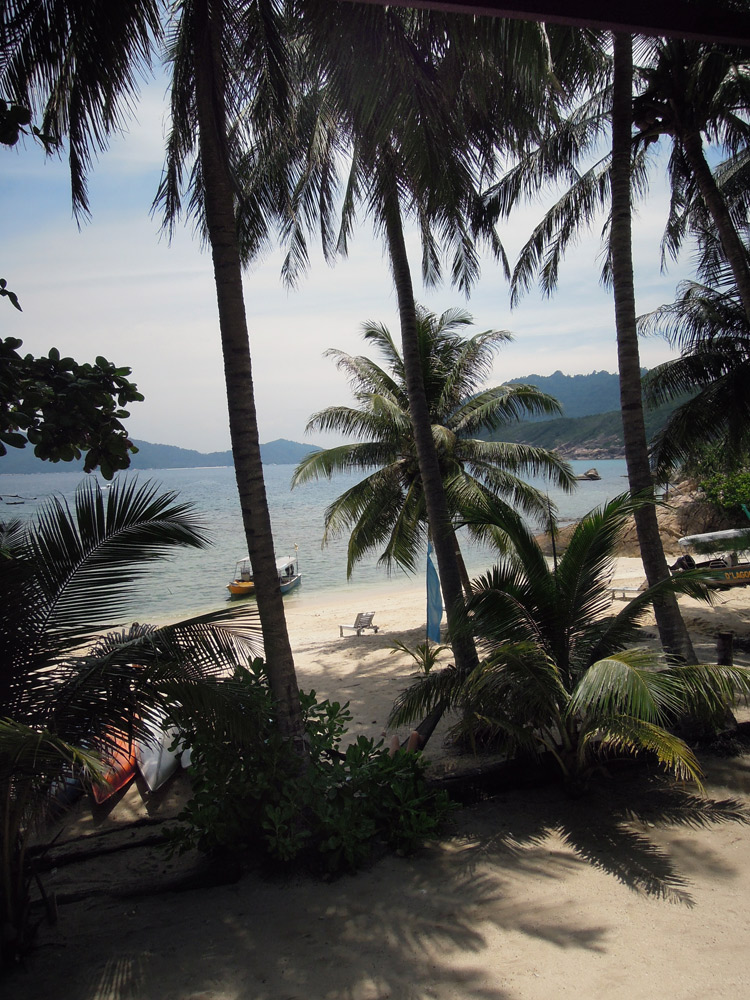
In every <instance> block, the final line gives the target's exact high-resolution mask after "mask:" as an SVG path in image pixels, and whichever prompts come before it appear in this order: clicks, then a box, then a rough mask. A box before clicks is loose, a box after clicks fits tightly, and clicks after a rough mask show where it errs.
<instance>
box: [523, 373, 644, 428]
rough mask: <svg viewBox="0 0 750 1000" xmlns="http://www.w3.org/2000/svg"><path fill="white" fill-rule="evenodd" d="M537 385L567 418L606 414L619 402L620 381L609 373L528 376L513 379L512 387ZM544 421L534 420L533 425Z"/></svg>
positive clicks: (616, 376)
mask: <svg viewBox="0 0 750 1000" xmlns="http://www.w3.org/2000/svg"><path fill="white" fill-rule="evenodd" d="M644 372H645V369H644ZM514 383H523V384H525V385H535V386H536V387H537V389H539V390H541V391H542V392H546V393H547V394H548V395H549V396H554V397H555V399H557V400H558V401H559V402H560V403H561V404H562V408H563V416H564V417H588V416H590V415H591V414H593V413H607V412H610V411H611V410H612V408H613V404H614V405H615V406H616V405H617V402H618V401H619V399H620V379H619V376H618V375H611V374H610V373H609V372H591V374H590V375H563V373H562V372H561V371H557V372H554V373H553V374H552V375H527V376H526V377H525V378H514V379H510V384H514ZM539 420H544V417H535V418H534V422H535V423H536V422H537V421H539Z"/></svg>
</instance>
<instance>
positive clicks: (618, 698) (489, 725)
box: [391, 494, 750, 791]
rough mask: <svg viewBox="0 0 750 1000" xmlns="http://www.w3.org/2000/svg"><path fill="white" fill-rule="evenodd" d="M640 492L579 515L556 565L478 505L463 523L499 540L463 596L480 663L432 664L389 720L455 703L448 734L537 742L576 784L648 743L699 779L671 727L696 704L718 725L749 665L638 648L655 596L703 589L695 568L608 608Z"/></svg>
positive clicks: (522, 747) (743, 684)
mask: <svg viewBox="0 0 750 1000" xmlns="http://www.w3.org/2000/svg"><path fill="white" fill-rule="evenodd" d="M651 502H652V501H651V500H650V499H649V498H647V497H641V498H635V499H631V498H630V496H629V495H627V494H625V495H623V496H620V497H616V498H615V499H614V500H611V501H609V502H608V503H607V504H605V505H604V506H603V507H602V508H600V509H597V510H594V511H592V512H590V513H589V514H587V515H586V516H585V517H584V518H582V519H581V521H579V523H578V524H577V525H576V529H575V531H574V533H573V535H572V537H571V539H570V542H569V544H568V547H567V549H566V550H565V552H564V553H563V555H562V556H561V557H559V559H558V560H557V561H556V562H555V564H554V565H553V566H550V564H549V561H548V560H547V559H546V557H545V555H544V553H543V552H542V550H541V548H540V546H539V544H538V542H537V541H536V539H535V538H534V536H533V533H532V532H531V531H530V530H529V528H528V527H527V526H526V525H525V524H524V522H523V520H522V519H521V518H520V517H516V518H513V517H512V516H508V512H507V511H505V510H499V511H498V510H497V509H496V505H495V503H494V501H493V500H491V499H490V500H486V499H485V500H483V501H481V502H480V503H478V504H477V505H476V506H475V509H474V511H473V513H472V514H471V515H470V520H473V521H474V522H475V523H494V524H496V526H498V527H501V528H502V530H503V531H505V532H506V534H507V536H508V538H509V540H510V546H509V549H508V551H507V552H506V554H505V555H504V556H503V558H502V559H501V561H500V562H499V563H498V565H496V566H495V567H494V568H493V569H492V570H491V571H490V572H489V573H487V574H485V575H484V576H482V577H480V578H479V579H477V580H475V581H474V596H473V598H472V600H471V601H470V602H469V603H468V611H469V616H468V617H467V620H466V627H467V628H471V630H472V632H473V633H474V634H475V636H476V637H477V640H478V646H479V649H480V652H481V654H482V662H481V664H480V665H479V666H478V667H477V668H476V669H475V670H474V671H473V672H472V673H471V674H469V675H466V674H460V673H459V672H458V671H457V670H456V668H455V667H453V666H449V667H446V668H442V669H438V668H435V667H433V669H432V670H430V672H429V673H428V674H426V675H423V676H421V677H420V678H419V680H418V681H416V683H415V684H413V685H412V686H411V687H410V688H409V689H407V690H406V691H405V692H404V693H403V694H402V695H401V697H400V698H399V699H398V701H397V703H396V706H395V709H394V713H393V715H392V719H391V721H392V722H393V723H394V724H397V725H398V724H402V723H404V722H408V721H410V720H411V719H412V718H418V717H419V716H420V715H421V714H422V713H423V712H424V711H425V710H427V709H429V708H430V706H432V705H434V704H436V703H443V704H446V705H448V706H449V707H450V708H453V709H457V710H458V711H459V713H460V717H459V718H460V721H459V722H458V724H457V727H456V732H457V734H460V735H462V736H464V737H466V736H468V737H472V736H474V737H476V736H477V735H478V734H480V733H481V734H482V735H483V736H484V737H485V738H491V739H492V740H493V743H494V744H495V745H499V746H500V747H502V749H503V750H504V751H506V752H508V753H510V754H515V753H518V752H519V751H532V752H534V753H541V752H547V753H549V754H551V755H552V757H553V758H554V759H555V760H556V762H557V764H558V766H559V768H560V770H561V772H562V774H563V776H564V778H565V780H566V782H567V784H568V785H569V787H570V788H571V789H572V790H574V791H575V790H579V789H580V788H581V786H582V785H585V783H586V781H587V779H588V778H589V776H590V774H591V772H592V770H593V769H594V768H595V767H596V766H597V765H600V764H601V763H602V761H603V760H606V757H607V754H608V753H611V752H612V751H615V752H617V753H618V754H619V753H622V752H625V753H626V754H638V753H641V752H643V751H646V752H648V753H650V754H654V755H655V756H656V758H657V759H658V760H659V761H660V763H661V764H662V765H663V766H664V767H666V768H667V769H668V770H671V771H673V772H674V773H675V774H677V775H678V776H681V777H686V778H694V779H697V778H699V775H700V768H699V766H698V762H697V760H696V759H695V756H694V755H693V753H692V751H691V750H690V749H689V748H688V747H687V746H686V744H685V743H684V742H683V741H682V740H681V739H678V738H677V737H675V736H674V735H673V734H672V733H671V732H670V731H669V730H670V729H672V728H674V726H675V724H676V723H677V722H678V721H679V719H680V717H681V716H682V715H683V714H691V713H693V712H695V713H696V714H699V713H702V714H705V715H707V716H709V717H710V718H712V719H713V720H714V721H718V722H720V721H721V719H722V713H723V708H724V706H726V704H728V703H730V704H731V702H732V699H733V698H734V697H735V696H736V695H737V694H739V695H740V696H742V697H744V698H747V696H748V695H749V694H750V670H748V669H746V668H744V669H743V668H723V667H714V666H687V665H684V664H678V665H676V664H670V663H665V662H663V660H660V659H659V657H657V656H655V654H654V653H653V652H652V651H649V650H644V649H643V648H638V647H637V646H636V645H635V644H636V643H638V641H639V638H640V623H641V620H642V618H643V615H644V613H645V612H646V611H647V609H648V608H649V607H650V606H651V605H652V604H653V602H654V600H655V599H656V598H657V597H658V596H659V595H661V594H663V593H664V592H666V591H671V592H675V591H680V592H687V593H690V594H692V595H693V596H694V597H700V596H704V597H705V589H704V588H703V585H702V584H701V583H700V579H699V574H696V573H693V574H692V576H690V575H683V576H682V577H677V578H673V579H669V580H663V581H661V582H659V583H658V584H656V586H654V587H650V588H648V589H647V590H644V591H643V592H642V593H640V594H639V595H638V596H637V597H636V598H635V599H634V600H632V601H630V602H629V603H628V604H627V605H626V606H625V607H624V608H622V610H620V611H619V612H617V613H616V614H614V613H613V612H612V610H611V597H610V594H609V590H608V586H609V581H610V576H611V568H612V560H613V554H614V551H615V546H616V544H617V540H618V537H619V536H620V534H621V532H622V530H623V528H624V526H625V524H626V523H627V521H628V520H629V518H630V517H632V515H633V514H634V513H635V511H636V510H637V509H638V508H639V507H642V506H644V505H645V504H650V503H651Z"/></svg>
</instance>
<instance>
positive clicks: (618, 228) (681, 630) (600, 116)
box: [487, 36, 695, 662]
mask: <svg viewBox="0 0 750 1000" xmlns="http://www.w3.org/2000/svg"><path fill="white" fill-rule="evenodd" d="M612 66H613V70H614V76H613V83H612V86H611V88H610V86H609V85H607V86H605V87H603V88H601V89H600V90H599V91H598V92H597V93H594V94H592V95H591V96H589V97H588V98H587V99H586V100H585V101H584V102H583V103H582V104H581V106H580V107H579V108H577V109H575V110H574V111H573V112H572V113H571V114H570V115H569V117H568V120H567V121H565V122H563V123H562V125H561V126H560V128H558V129H556V130H554V131H553V132H552V134H551V135H550V136H549V137H547V138H546V139H545V141H544V142H543V143H541V144H540V145H539V147H538V148H537V149H536V150H534V151H533V152H532V153H530V154H528V155H527V156H525V157H523V158H522V160H521V162H520V163H519V165H518V166H517V167H515V168H514V169H513V170H512V171H510V172H509V174H508V175H507V176H506V177H505V178H503V180H502V181H501V182H500V183H499V184H498V185H496V186H495V188H494V189H493V190H492V191H491V192H490V194H489V195H488V198H487V207H488V210H489V211H490V212H492V213H495V214H498V213H500V214H507V213H508V212H509V211H510V209H511V207H512V206H513V205H514V204H515V203H516V201H517V200H518V198H519V197H520V196H521V195H524V194H528V193H530V192H531V191H538V190H539V186H540V185H541V184H543V183H550V181H551V180H557V179H561V178H565V179H568V180H571V181H572V182H573V183H572V185H571V187H570V188H569V190H568V191H567V192H566V193H565V194H564V195H563V196H562V198H560V199H559V201H558V202H557V203H556V204H555V205H554V206H553V207H552V208H551V209H550V210H549V211H548V212H547V213H546V215H545V218H544V219H543V221H542V222H541V223H540V224H539V225H538V226H537V227H536V229H535V230H534V232H533V233H532V235H531V237H530V239H529V240H528V241H527V243H526V245H525V247H524V248H523V250H522V252H521V255H520V257H519V260H518V263H517V264H516V267H515V270H514V275H513V282H512V287H513V295H514V298H517V296H518V294H519V292H520V291H521V290H523V289H524V288H526V287H527V286H528V285H529V283H530V281H531V278H532V276H533V275H534V274H535V273H536V272H537V271H538V272H539V274H540V277H541V283H542V287H543V288H544V289H545V290H546V291H547V292H550V291H551V290H552V289H553V288H554V287H555V285H556V283H557V278H558V268H559V264H560V260H561V258H562V255H563V254H564V252H565V249H566V248H567V247H568V245H569V244H570V241H571V240H572V239H573V238H574V237H575V234H576V233H577V231H578V229H579V226H580V225H582V224H589V223H590V222H591V221H592V220H593V218H594V217H595V215H596V213H597V212H598V211H599V210H601V209H605V210H606V209H607V208H609V212H610V215H609V219H608V221H607V230H608V234H609V239H608V254H607V259H606V265H605V277H606V278H607V280H611V282H612V285H613V289H614V297H615V320H616V329H617V351H618V368H619V374H620V403H621V412H622V419H623V436H624V442H625V457H626V461H627V466H628V480H629V484H630V489H631V492H633V493H634V494H640V493H642V492H643V491H644V490H648V489H651V488H652V480H651V472H650V468H649V457H648V444H647V438H646V432H645V422H644V417H643V400H642V390H641V375H640V360H639V350H638V338H637V335H636V323H635V293H634V286H633V264H632V239H631V211H632V207H631V197H632V191H633V190H634V189H635V190H636V191H641V190H643V189H644V187H645V184H646V168H647V153H646V146H645V144H641V145H640V146H636V147H635V149H634V146H633V140H632V118H633V116H632V92H633V58H632V40H631V39H630V37H629V36H617V37H615V38H614V40H613V58H612ZM609 122H611V125H612V145H611V152H610V153H609V154H608V155H606V156H605V157H604V158H602V159H601V160H599V161H597V162H596V163H595V164H593V165H590V166H588V168H587V169H586V170H585V171H584V172H583V173H580V172H579V169H578V168H579V164H580V163H581V161H582V160H585V157H586V156H587V155H590V154H591V152H592V151H593V150H594V149H595V148H596V144H597V142H599V141H600V138H601V136H602V131H603V129H604V128H605V127H606V126H607V124H608V123H609ZM636 527H637V532H638V541H639V545H640V549H641V557H642V559H643V565H644V569H645V571H646V577H647V579H648V580H649V583H650V584H655V583H656V582H657V581H658V580H660V579H664V578H666V577H667V576H668V575H669V570H668V566H667V561H666V559H665V557H664V551H663V547H662V544H661V539H660V537H659V532H658V525H657V521H656V514H655V510H654V508H653V507H649V506H645V507H643V508H641V509H639V510H638V512H637V513H636ZM654 610H655V614H656V618H657V625H658V628H659V634H660V637H661V641H662V644H663V646H664V648H665V650H667V651H669V652H671V653H673V654H675V655H677V656H680V657H682V658H684V659H686V660H689V661H693V662H694V661H695V654H694V652H693V649H692V645H691V643H690V638H689V636H688V634H687V630H686V628H685V625H684V622H683V621H682V618H681V616H680V613H679V608H678V607H677V603H676V601H675V600H674V598H672V597H671V596H670V595H669V594H665V595H664V596H663V597H660V598H659V599H658V600H657V601H656V603H655V607H654Z"/></svg>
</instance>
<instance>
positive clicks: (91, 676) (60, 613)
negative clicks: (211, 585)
mask: <svg viewBox="0 0 750 1000" xmlns="http://www.w3.org/2000/svg"><path fill="white" fill-rule="evenodd" d="M174 499H175V498H174V494H171V493H167V494H161V495H160V494H158V493H157V491H156V490H155V489H154V487H152V486H150V485H149V484H144V485H139V484H138V483H137V482H135V481H132V480H131V482H130V483H127V484H125V483H123V482H122V481H118V482H117V483H115V484H114V485H113V486H112V487H111V488H110V489H109V490H108V491H107V493H106V498H105V495H104V494H103V492H102V490H101V489H100V488H99V486H98V485H97V484H96V483H92V482H90V481H89V482H87V483H85V484H84V486H83V487H81V488H79V490H78V492H77V494H76V498H75V505H74V510H73V511H71V509H70V508H69V507H68V505H67V504H66V503H65V502H63V501H60V500H52V501H49V502H48V503H47V504H46V505H45V506H44V507H43V508H42V509H41V510H40V511H39V513H38V514H37V516H36V517H35V518H34V519H33V520H31V521H29V522H28V523H25V524H24V523H22V522H20V521H12V522H7V523H0V964H2V963H4V962H5V961H6V960H8V961H17V960H18V958H19V956H20V955H21V954H23V951H24V950H25V949H26V948H28V946H29V942H30V939H31V935H32V933H33V928H32V927H31V925H30V923H29V898H28V888H29V881H30V877H31V873H30V870H29V868H28V865H27V864H26V844H27V841H28V837H29V834H30V831H31V830H32V829H33V828H34V824H35V823H36V822H37V821H38V820H39V819H40V817H41V816H43V815H44V813H45V810H46V808H47V806H48V802H49V793H50V789H51V788H52V787H53V785H54V783H55V782H56V781H59V780H60V779H61V778H62V777H63V776H64V775H67V774H69V773H70V769H71V768H72V769H73V771H74V772H75V773H76V774H78V775H81V776H82V777H83V778H84V779H87V778H90V777H91V776H92V775H96V774H97V773H98V772H99V771H100V770H101V764H100V758H101V755H102V754H106V753H107V751H108V750H111V749H112V745H113V737H114V735H115V733H117V732H119V733H129V734H132V736H133V738H136V737H137V736H139V735H143V736H146V737H148V732H149V730H148V727H147V724H146V723H145V721H144V720H145V719H147V718H148V715H149V712H150V711H151V710H153V711H154V712H156V713H159V714H162V715H163V714H165V713H168V712H169V710H170V707H171V706H173V705H174V703H175V702H176V701H180V702H181V703H183V704H185V705H186V706H188V707H189V709H190V710H191V711H192V712H194V713H199V712H201V713H203V714H205V715H208V716H213V715H220V714H221V713H222V711H226V710H227V706H226V704H225V703H224V699H223V691H222V689H221V688H220V687H218V686H217V685H212V683H211V679H212V677H213V676H214V675H216V674H220V673H225V672H227V671H229V670H231V669H233V668H234V667H235V666H236V664H237V663H242V662H246V661H247V659H248V658H250V657H252V656H255V655H256V654H257V652H258V650H259V648H260V647H261V642H260V634H259V628H258V625H257V612H255V611H254V610H252V609H250V608H247V607H245V608H232V609H230V610H229V611H221V612H214V613H213V614H209V615H203V616H201V617H198V618H194V619H191V620H189V621H184V622H177V623H175V624H173V625H168V626H164V627H163V628H160V629H155V628H152V627H150V626H138V625H132V626H130V627H129V628H127V629H125V630H123V631H120V632H113V633H110V634H109V635H107V636H105V637H104V638H99V639H97V640H96V641H94V637H95V636H97V635H99V636H100V635H101V633H102V632H103V631H105V630H106V629H111V628H115V627H116V626H119V625H121V624H122V622H123V620H130V618H131V616H132V615H133V613H134V611H135V610H136V606H135V603H134V599H135V598H136V597H137V591H135V590H134V587H133V584H134V583H135V582H136V581H137V579H138V578H139V576H140V575H141V574H142V573H143V571H144V569H145V568H146V567H148V566H149V564H150V563H151V562H152V561H153V560H154V559H156V558H159V557H162V556H164V555H165V554H166V553H167V552H169V551H170V550H172V549H173V548H174V546H182V547H185V546H193V547H202V546H203V545H204V544H205V538H204V536H203V533H202V531H201V529H200V526H199V525H198V524H197V523H196V518H195V515H194V514H193V512H192V510H191V509H190V508H189V507H188V506H187V505H184V504H177V503H175V502H174ZM135 664H137V666H135ZM136 705H137V706H138V709H139V713H138V715H135V714H134V706H136Z"/></svg>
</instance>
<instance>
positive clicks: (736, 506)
mask: <svg viewBox="0 0 750 1000" xmlns="http://www.w3.org/2000/svg"><path fill="white" fill-rule="evenodd" d="M700 488H701V489H702V490H703V493H704V494H705V497H706V499H707V500H708V502H709V503H712V504H715V505H716V506H717V507H720V508H721V509H722V510H725V511H728V512H729V513H731V514H737V515H739V516H742V514H743V510H742V508H743V505H744V506H746V507H750V471H748V470H747V469H742V470H740V471H736V472H714V473H713V474H712V475H710V476H707V477H706V478H705V479H702V480H701V481H700Z"/></svg>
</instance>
